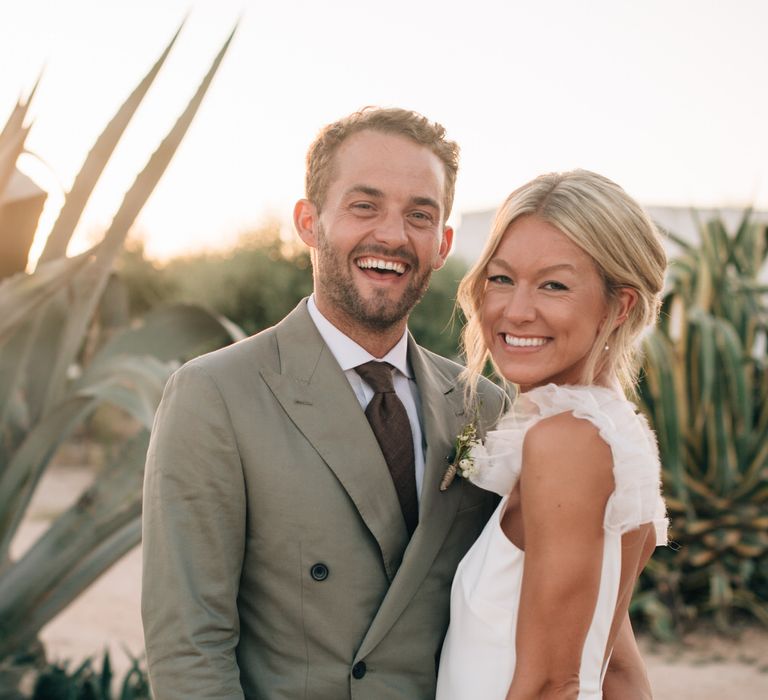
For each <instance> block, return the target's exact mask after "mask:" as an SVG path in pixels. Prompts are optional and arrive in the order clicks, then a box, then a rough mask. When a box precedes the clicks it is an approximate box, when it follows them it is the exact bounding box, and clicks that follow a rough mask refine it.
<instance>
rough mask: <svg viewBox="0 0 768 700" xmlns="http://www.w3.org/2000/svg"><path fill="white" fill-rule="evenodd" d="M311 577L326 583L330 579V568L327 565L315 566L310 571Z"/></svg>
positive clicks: (318, 564)
mask: <svg viewBox="0 0 768 700" xmlns="http://www.w3.org/2000/svg"><path fill="white" fill-rule="evenodd" d="M309 575H310V576H311V577H312V578H313V579H315V581H325V579H327V578H328V567H327V566H326V565H325V564H320V563H317V564H313V565H312V568H311V569H310V570H309Z"/></svg>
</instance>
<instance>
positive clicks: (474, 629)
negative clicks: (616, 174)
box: [437, 170, 667, 700]
mask: <svg viewBox="0 0 768 700" xmlns="http://www.w3.org/2000/svg"><path fill="white" fill-rule="evenodd" d="M665 266H666V257H665V254H664V250H663V248H662V246H661V243H660V240H659V237H658V234H657V233H656V230H655V228H654V226H653V224H652V223H651V222H650V220H649V219H648V217H647V216H646V214H645V213H644V212H643V211H642V209H641V208H640V207H639V206H638V205H637V203H636V202H635V201H634V200H632V199H631V198H630V197H629V196H628V195H627V194H626V193H625V192H624V191H623V190H622V189H621V188H620V187H618V186H617V185H616V184H614V183H613V182H611V181H610V180H608V179H606V178H604V177H602V176H600V175H596V174H594V173H590V172H587V171H583V170H577V171H573V172H569V173H564V174H550V175H544V176H542V177H539V178H537V179H535V180H533V181H532V182H530V183H528V184H527V185H524V186H523V187H521V188H520V189H518V190H516V191H515V192H513V193H512V194H511V195H510V196H509V197H508V199H507V200H506V201H505V202H504V204H503V205H502V207H501V209H500V210H499V212H498V214H497V216H496V221H495V223H494V225H493V229H492V232H491V236H490V238H489V240H488V242H487V244H486V246H485V249H484V251H483V253H482V255H481V257H480V260H479V261H478V262H477V263H476V265H475V266H474V267H473V268H472V270H471V271H470V272H469V273H468V275H467V276H466V277H465V278H464V280H463V281H462V283H461V286H460V288H459V302H460V304H461V308H462V309H463V311H464V314H465V316H466V318H467V326H466V328H465V329H464V338H463V340H464V347H465V351H466V354H467V370H466V373H467V374H468V377H469V379H470V394H471V392H472V389H471V387H472V386H474V384H475V383H476V381H477V378H478V376H479V374H480V372H481V371H482V369H483V367H484V366H485V363H486V361H487V360H488V359H489V358H490V360H491V361H492V364H493V367H494V369H495V370H496V372H497V373H498V374H499V375H500V376H501V377H503V378H504V379H505V380H506V381H508V382H512V383H514V384H516V385H517V387H518V389H519V394H518V397H517V399H516V400H515V402H514V404H513V406H512V408H511V410H510V411H509V412H508V413H507V414H506V415H505V416H504V417H503V418H502V419H501V421H500V422H499V425H498V426H497V429H496V430H495V431H492V432H490V433H489V434H488V435H487V436H486V441H485V444H484V445H475V446H474V447H473V449H472V451H471V453H470V458H469V460H468V461H466V462H464V463H462V465H461V466H462V470H463V472H464V474H465V475H467V476H468V477H469V478H470V480H471V481H473V482H474V483H475V484H476V485H478V486H480V487H482V488H486V489H488V490H492V491H495V492H497V493H498V494H499V495H501V496H502V500H501V503H500V504H499V507H498V509H497V510H496V512H495V514H494V515H493V516H492V518H491V520H490V521H489V522H488V524H487V526H486V528H485V530H484V531H483V533H482V534H481V535H480V537H479V539H478V540H477V542H476V543H475V544H474V546H473V547H472V549H470V551H469V552H468V553H467V555H466V556H465V557H464V559H463V560H462V562H461V564H460V565H459V568H458V570H457V572H456V577H455V579H454V582H453V588H452V592H451V622H450V626H449V629H448V633H447V636H446V639H445V643H444V645H443V650H442V656H441V659H440V670H439V677H438V686H437V700H523V699H528V698H530V699H533V698H536V699H555V698H557V699H561V698H562V699H574V700H576V699H578V700H587V699H590V700H591V699H596V698H603V697H605V698H620V699H621V700H631V699H632V698H648V697H650V688H649V686H648V681H647V677H646V675H645V670H644V666H643V664H642V660H641V659H640V656H639V653H638V651H637V646H636V644H635V639H634V634H633V632H632V628H631V626H630V622H629V616H628V612H627V610H628V606H629V601H630V598H631V595H632V590H633V587H634V585H635V583H636V581H637V579H638V577H639V575H640V572H641V571H642V569H643V567H644V566H645V564H646V562H647V561H648V559H649V557H650V555H651V553H652V551H653V549H654V548H655V547H656V546H657V545H660V544H664V543H665V542H666V527H667V521H666V519H665V518H664V503H663V501H662V499H661V495H660V491H659V480H660V468H659V458H658V451H657V448H656V442H655V438H654V436H653V434H652V432H651V431H650V429H649V428H648V425H647V424H646V422H645V420H644V419H643V417H642V416H641V415H639V414H638V412H637V409H636V408H635V406H634V405H633V404H632V403H631V402H630V401H628V400H627V399H626V398H625V393H624V392H631V391H632V389H633V387H634V384H635V381H636V376H637V356H636V349H635V348H636V345H637V341H638V336H639V335H640V334H641V332H642V331H643V330H644V329H645V328H646V327H647V326H648V325H650V324H651V323H653V322H654V321H655V318H656V316H657V314H658V309H659V294H660V291H661V288H662V284H663V280H664V271H665ZM468 398H469V400H470V401H471V400H472V399H473V398H474V397H473V396H471V395H470V396H469V397H468Z"/></svg>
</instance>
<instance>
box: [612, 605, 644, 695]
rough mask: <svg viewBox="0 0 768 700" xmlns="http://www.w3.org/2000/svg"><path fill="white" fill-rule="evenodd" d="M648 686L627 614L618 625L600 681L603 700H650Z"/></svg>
mask: <svg viewBox="0 0 768 700" xmlns="http://www.w3.org/2000/svg"><path fill="white" fill-rule="evenodd" d="M651 697H652V695H651V685H650V683H649V682H648V675H647V674H646V671H645V663H643V659H642V657H641V656H640V650H639V649H638V648H637V642H636V641H635V635H634V632H633V631H632V625H631V624H630V622H629V614H627V615H626V617H625V618H624V621H623V622H622V623H621V627H620V628H619V632H618V634H617V635H616V642H615V643H614V645H613V653H612V654H611V660H610V662H609V663H608V668H607V669H606V671H605V679H604V680H603V698H604V700H651Z"/></svg>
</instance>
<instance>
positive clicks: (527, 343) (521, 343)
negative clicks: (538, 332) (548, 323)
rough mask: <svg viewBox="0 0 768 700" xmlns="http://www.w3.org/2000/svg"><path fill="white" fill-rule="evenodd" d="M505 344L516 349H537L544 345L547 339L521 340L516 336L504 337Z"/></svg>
mask: <svg viewBox="0 0 768 700" xmlns="http://www.w3.org/2000/svg"><path fill="white" fill-rule="evenodd" d="M504 342H505V343H506V344H507V345H511V346H512V347H514V348H535V347H539V346H540V345H544V343H546V342H547V339H546V338H519V337H517V336H516V335H506V334H505V335H504Z"/></svg>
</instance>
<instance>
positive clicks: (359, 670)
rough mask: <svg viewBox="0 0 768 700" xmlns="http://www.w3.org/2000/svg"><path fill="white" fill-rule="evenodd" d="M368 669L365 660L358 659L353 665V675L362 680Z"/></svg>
mask: <svg viewBox="0 0 768 700" xmlns="http://www.w3.org/2000/svg"><path fill="white" fill-rule="evenodd" d="M366 671H367V669H366V667H365V661H358V662H357V663H356V664H355V665H354V666H353V667H352V677H353V678H357V680H360V679H361V678H362V677H363V676H364V675H365V672H366Z"/></svg>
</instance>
